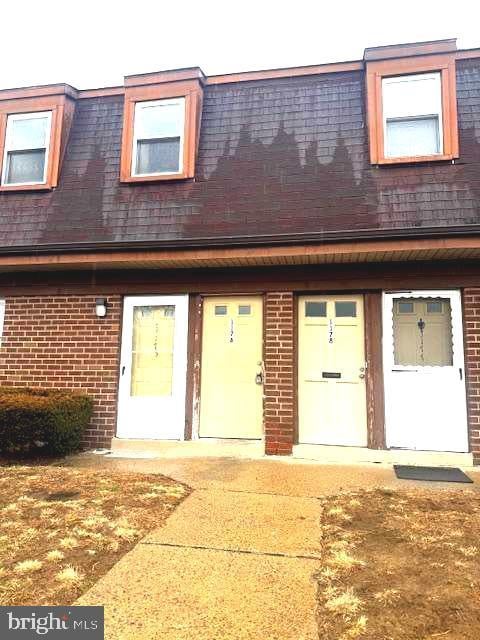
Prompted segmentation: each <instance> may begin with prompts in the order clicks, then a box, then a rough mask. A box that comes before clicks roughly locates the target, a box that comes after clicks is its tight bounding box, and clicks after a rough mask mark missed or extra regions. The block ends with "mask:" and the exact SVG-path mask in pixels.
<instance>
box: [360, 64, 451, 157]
mask: <svg viewBox="0 0 480 640" xmlns="http://www.w3.org/2000/svg"><path fill="white" fill-rule="evenodd" d="M431 71H439V72H440V73H441V82H442V111H443V118H442V121H443V123H442V124H443V153H442V154H441V155H438V154H435V155H429V156H409V157H401V158H386V157H385V153H384V135H383V111H382V78H385V77H388V76H400V75H411V74H415V73H426V72H427V73H428V72H431ZM366 80H367V120H368V132H369V142H370V162H371V164H384V165H388V164H406V163H412V162H432V161H433V162H437V161H441V160H443V161H445V160H453V159H455V158H458V156H459V146H458V122H457V96H456V77H455V53H451V54H443V55H427V56H419V57H418V58H416V57H413V58H402V59H398V60H378V61H368V62H367V64H366Z"/></svg>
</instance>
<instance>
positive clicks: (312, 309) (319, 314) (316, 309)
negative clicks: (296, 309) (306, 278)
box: [305, 302, 327, 318]
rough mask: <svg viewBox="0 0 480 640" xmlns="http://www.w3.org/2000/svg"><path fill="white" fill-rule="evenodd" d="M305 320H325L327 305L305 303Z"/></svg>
mask: <svg viewBox="0 0 480 640" xmlns="http://www.w3.org/2000/svg"><path fill="white" fill-rule="evenodd" d="M305 317H306V318H326V317H327V303H326V302H305Z"/></svg>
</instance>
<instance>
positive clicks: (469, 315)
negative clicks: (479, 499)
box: [463, 288, 480, 464]
mask: <svg viewBox="0 0 480 640" xmlns="http://www.w3.org/2000/svg"><path fill="white" fill-rule="evenodd" d="M463 322H464V331H465V369H466V371H465V377H466V384H467V408H468V431H469V439H470V450H471V452H472V453H473V459H474V462H475V463H476V464H480V288H476V289H473V288H472V289H465V290H464V292H463Z"/></svg>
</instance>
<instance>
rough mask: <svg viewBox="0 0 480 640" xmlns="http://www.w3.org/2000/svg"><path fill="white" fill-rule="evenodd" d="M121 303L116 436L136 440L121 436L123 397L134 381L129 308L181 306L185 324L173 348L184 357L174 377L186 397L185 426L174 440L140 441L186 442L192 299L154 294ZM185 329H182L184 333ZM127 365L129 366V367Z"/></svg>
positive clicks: (125, 299) (179, 389) (183, 408)
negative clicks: (126, 371)
mask: <svg viewBox="0 0 480 640" xmlns="http://www.w3.org/2000/svg"><path fill="white" fill-rule="evenodd" d="M122 302H123V304H122V325H121V339H120V350H119V356H120V357H119V371H118V386H117V396H118V397H117V419H116V425H115V437H116V438H121V439H126V440H128V439H130V438H131V439H135V437H134V436H133V435H131V436H124V435H122V436H119V435H118V431H119V425H120V422H121V420H122V415H121V412H122V400H123V399H124V398H123V397H122V394H123V393H126V389H127V387H126V383H127V380H129V381H130V380H131V360H132V358H131V352H132V340H133V322H132V319H128V321H126V315H125V314H126V311H127V308H128V307H129V306H130V303H131V306H130V308H131V309H133V307H134V306H137V305H138V306H150V305H172V304H173V305H175V306H177V305H179V306H180V307H183V311H184V312H186V313H185V314H184V315H185V323H183V324H184V326H183V327H180V326H178V325H176V326H175V334H174V336H175V337H174V348H177V349H181V350H182V352H183V354H184V357H183V358H182V360H181V361H177V362H176V363H175V356H174V373H173V376H174V378H176V379H177V380H178V381H179V382H178V389H177V390H178V395H179V396H181V395H182V396H183V400H182V402H181V415H183V421H182V425H181V427H180V428H179V430H178V436H177V437H175V438H140V439H141V440H150V439H151V440H159V441H162V440H177V441H182V440H184V439H185V420H186V416H187V411H186V397H187V370H188V338H189V325H190V318H189V315H190V314H189V296H188V294H175V295H170V294H165V295H162V294H151V295H130V296H124V297H123V301H122ZM182 329H183V330H182ZM126 363H127V364H126ZM124 366H125V367H128V368H129V371H130V375H128V376H126V377H124V376H122V369H123V367H124Z"/></svg>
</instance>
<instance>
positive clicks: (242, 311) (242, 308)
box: [238, 304, 251, 316]
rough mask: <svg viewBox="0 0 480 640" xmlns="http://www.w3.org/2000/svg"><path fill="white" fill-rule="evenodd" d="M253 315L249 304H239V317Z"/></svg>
mask: <svg viewBox="0 0 480 640" xmlns="http://www.w3.org/2000/svg"><path fill="white" fill-rule="evenodd" d="M250 313H251V307H250V305H249V304H239V305H238V315H239V316H249V315H250Z"/></svg>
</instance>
